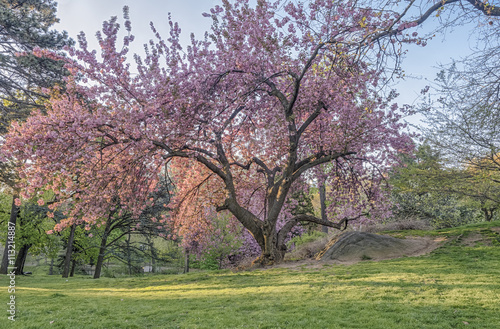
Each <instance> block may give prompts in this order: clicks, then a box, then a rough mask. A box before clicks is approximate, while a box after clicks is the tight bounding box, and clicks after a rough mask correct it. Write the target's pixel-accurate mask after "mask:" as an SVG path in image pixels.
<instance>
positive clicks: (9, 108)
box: [0, 0, 72, 274]
mask: <svg viewBox="0 0 500 329" xmlns="http://www.w3.org/2000/svg"><path fill="white" fill-rule="evenodd" d="M57 21H58V20H57V18H56V3H55V2H54V1H52V0H48V1H45V0H1V1H0V100H1V101H0V134H1V135H4V134H5V132H6V131H7V128H8V126H9V124H10V122H11V121H13V120H24V119H25V118H26V117H27V116H28V115H29V113H30V112H31V111H32V110H33V109H34V108H37V109H42V110H43V109H44V105H43V101H44V100H47V98H48V96H47V95H46V94H45V93H44V92H43V90H42V89H43V88H50V87H52V86H53V85H54V84H55V83H57V82H59V83H61V82H62V77H63V76H64V75H67V72H66V71H65V69H64V68H63V63H62V62H60V61H55V60H53V59H50V58H42V57H39V56H35V55H34V54H32V51H33V50H34V49H37V48H40V49H52V50H60V49H62V48H63V47H64V46H66V45H71V44H72V41H71V40H70V39H68V36H67V34H66V33H65V32H63V33H60V32H57V31H53V30H50V28H51V27H52V26H53V25H54V24H55V23H56V22H57ZM16 166H17V164H16V162H15V160H14V159H6V158H5V157H4V155H3V154H1V153H0V181H1V182H2V183H4V184H6V185H8V186H10V187H11V188H12V193H13V196H14V197H13V202H12V205H11V211H10V213H11V219H10V221H11V223H12V224H13V225H15V220H16V218H17V214H18V212H19V208H18V207H17V206H16V204H15V202H14V201H15V199H17V198H19V190H18V189H17V188H15V184H16V181H17V172H16ZM5 251H6V250H5ZM6 254H7V253H6V252H4V255H6ZM7 265H8V264H7V258H6V257H4V258H3V259H2V264H1V266H0V273H3V274H5V273H7Z"/></svg>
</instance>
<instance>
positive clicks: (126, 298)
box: [0, 222, 500, 329]
mask: <svg viewBox="0 0 500 329" xmlns="http://www.w3.org/2000/svg"><path fill="white" fill-rule="evenodd" d="M492 226H495V224H484V225H479V226H477V225H476V226H474V227H467V228H462V229H453V230H449V231H445V230H443V231H441V232H434V233H433V234H445V235H446V236H447V237H448V238H449V240H448V243H447V244H446V245H445V246H444V247H442V248H440V249H438V250H436V251H434V252H433V253H432V254H431V255H429V256H423V257H416V258H401V259H397V260H388V261H381V262H372V261H364V262H361V263H358V264H356V265H352V266H342V265H325V266H323V267H322V268H321V269H313V268H307V267H299V268H296V269H271V270H256V271H247V272H237V273H233V272H230V271H217V272H201V273H193V274H186V275H157V276H149V277H134V278H125V279H112V278H102V279H99V280H93V279H90V278H84V277H76V278H69V279H62V278H60V277H58V276H52V277H49V276H39V275H37V276H32V277H18V278H16V302H17V304H16V307H17V314H16V322H15V323H9V322H10V321H8V320H7V315H5V316H4V319H2V320H1V321H0V325H1V327H2V328H3V327H5V328H436V329H437V328H439V329H441V328H500V247H499V246H498V245H495V244H491V243H490V245H478V246H471V247H466V246H463V245H460V243H455V241H456V240H457V238H458V236H460V235H464V234H465V233H466V232H468V231H471V230H475V231H480V230H486V231H488V230H487V228H488V227H492ZM496 226H500V223H498V222H497V223H496ZM486 231H485V232H484V233H485V234H486V235H487V236H491V237H492V239H496V235H494V234H489V233H490V232H491V231H488V232H486ZM402 234H406V233H402ZM0 289H1V291H0V300H3V301H5V302H7V301H8V298H9V294H8V293H7V288H6V287H5V285H4V286H3V287H1V288H0ZM4 305H5V304H4Z"/></svg>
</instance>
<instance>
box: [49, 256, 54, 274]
mask: <svg viewBox="0 0 500 329" xmlns="http://www.w3.org/2000/svg"><path fill="white" fill-rule="evenodd" d="M53 274H54V258H51V259H50V267H49V275H53Z"/></svg>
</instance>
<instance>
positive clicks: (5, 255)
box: [0, 193, 19, 274]
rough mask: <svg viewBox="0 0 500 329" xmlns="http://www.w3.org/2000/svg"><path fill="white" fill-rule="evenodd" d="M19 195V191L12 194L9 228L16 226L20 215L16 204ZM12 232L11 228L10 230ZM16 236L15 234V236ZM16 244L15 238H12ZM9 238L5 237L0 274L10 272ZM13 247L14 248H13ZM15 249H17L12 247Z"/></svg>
mask: <svg viewBox="0 0 500 329" xmlns="http://www.w3.org/2000/svg"><path fill="white" fill-rule="evenodd" d="M18 197H19V194H18V193H14V195H13V196H12V205H11V207H10V218H9V223H8V224H7V225H8V227H9V228H14V231H13V232H15V228H16V221H17V216H18V215H19V207H18V206H16V203H15V201H16V198H18ZM8 232H10V230H9V231H8ZM14 237H15V236H14ZM12 241H13V242H14V243H13V245H15V238H14V239H13V240H12ZM9 245H10V243H9V239H8V238H7V239H5V248H4V251H3V257H2V265H1V266H0V274H7V273H8V267H9ZM11 249H12V248H11ZM12 250H15V249H12Z"/></svg>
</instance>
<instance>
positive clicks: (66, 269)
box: [62, 224, 76, 278]
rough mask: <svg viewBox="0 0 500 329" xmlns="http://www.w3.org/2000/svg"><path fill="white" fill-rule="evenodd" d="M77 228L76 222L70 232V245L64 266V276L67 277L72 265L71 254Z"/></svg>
mask: <svg viewBox="0 0 500 329" xmlns="http://www.w3.org/2000/svg"><path fill="white" fill-rule="evenodd" d="M75 230H76V224H73V225H71V231H70V233H69V238H68V245H67V247H66V256H65V257H64V267H63V274H62V277H63V278H67V277H68V275H69V271H70V266H71V254H72V253H73V241H74V240H75Z"/></svg>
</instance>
